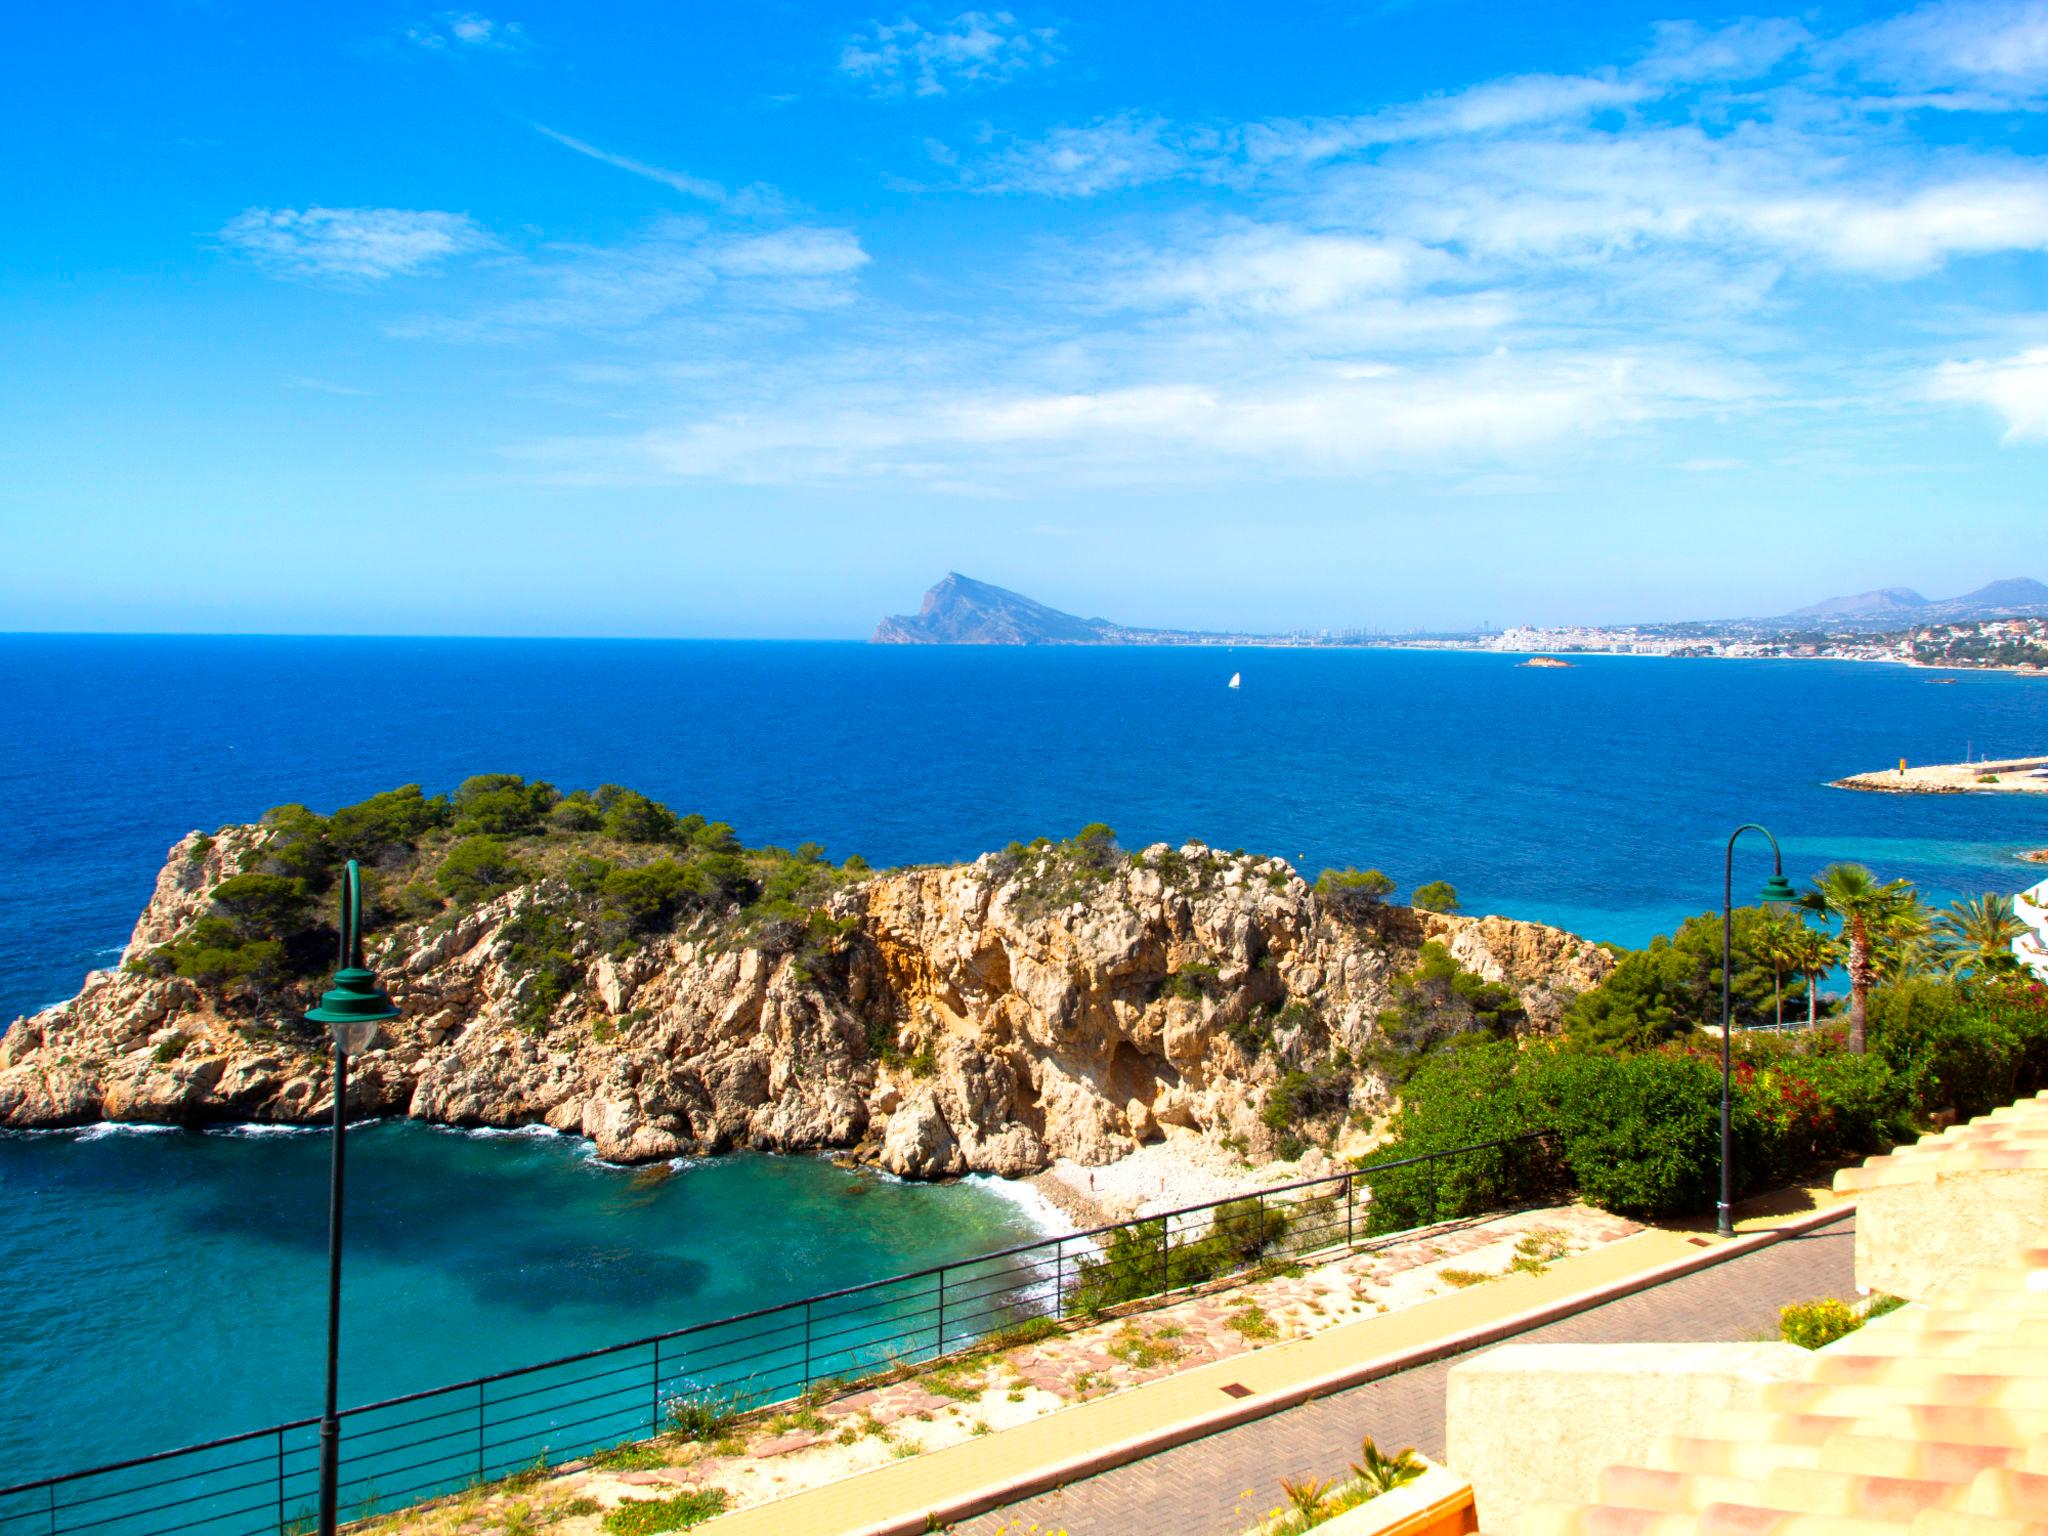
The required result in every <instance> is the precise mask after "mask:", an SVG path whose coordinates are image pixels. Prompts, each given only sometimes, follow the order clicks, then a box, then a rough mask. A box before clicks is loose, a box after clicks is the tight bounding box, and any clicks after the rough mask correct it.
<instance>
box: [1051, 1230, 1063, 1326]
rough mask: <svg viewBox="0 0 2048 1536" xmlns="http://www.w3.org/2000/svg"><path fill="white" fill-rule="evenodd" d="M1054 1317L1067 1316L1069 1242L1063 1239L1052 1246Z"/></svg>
mask: <svg viewBox="0 0 2048 1536" xmlns="http://www.w3.org/2000/svg"><path fill="white" fill-rule="evenodd" d="M1052 1315H1053V1317H1054V1318H1055V1319H1057V1318H1063V1317H1065V1316H1066V1315H1067V1240H1066V1239H1065V1238H1061V1239H1060V1240H1059V1241H1058V1242H1056V1243H1054V1244H1053V1245H1052Z"/></svg>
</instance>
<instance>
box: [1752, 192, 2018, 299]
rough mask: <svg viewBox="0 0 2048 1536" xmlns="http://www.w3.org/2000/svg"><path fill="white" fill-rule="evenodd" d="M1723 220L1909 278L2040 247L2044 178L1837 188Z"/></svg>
mask: <svg viewBox="0 0 2048 1536" xmlns="http://www.w3.org/2000/svg"><path fill="white" fill-rule="evenodd" d="M1730 216H1731V218H1732V219H1733V220H1735V221H1736V222H1739V223H1746V224H1747V225H1748V226H1749V227H1750V228H1751V229H1752V230H1754V231H1755V232H1756V233H1757V234H1758V235H1760V236H1762V237H1763V238H1765V239H1767V240H1770V241H1772V242H1773V243H1775V244H1778V245H1780V246H1781V247H1783V248H1786V249H1790V250H1804V251H1810V252H1813V253H1814V254H1816V255H1818V256H1820V257H1821V258H1822V259H1823V260H1825V261H1827V262H1828V263H1830V264H1831V265H1834V266H1838V267H1842V268H1845V269H1848V270H1851V271H1862V272H1872V273H1877V274H1880V275H1885V276H1892V277H1913V276H1917V275H1919V274H1921V273H1926V272H1932V271H1934V270H1935V269H1937V268H1939V267H1940V266H1942V265H1943V264H1944V263H1946V262H1947V261H1948V260H1949V259H1950V258H1951V257H1955V256H1982V255H1988V254H1991V253H1993V252H1999V251H2044V250H2048V175H2041V174H2035V175H2032V176H2019V175H2014V176H2006V177H2000V178H1996V179H1993V178H1984V177H1973V178H1968V179H1959V180H1954V181H1946V182H1937V183H1935V184H1933V185H1931V186H1926V187H1921V188H1918V189H1916V190H1913V191H1910V192H1907V193H1904V194H1891V195H1887V194H1885V193H1884V192H1882V191H1878V192H1875V193H1869V192H1865V193H1858V192H1856V191H1852V190H1850V189H1848V188H1841V189H1838V190H1834V191H1831V192H1828V193H1824V194H1821V195H1817V196H1806V197H1797V198H1791V199H1787V200H1784V201H1781V202H1775V203H1766V204H1763V205H1761V206H1758V207H1756V208H1754V209H1750V210H1741V211H1735V212H1731V215H1730Z"/></svg>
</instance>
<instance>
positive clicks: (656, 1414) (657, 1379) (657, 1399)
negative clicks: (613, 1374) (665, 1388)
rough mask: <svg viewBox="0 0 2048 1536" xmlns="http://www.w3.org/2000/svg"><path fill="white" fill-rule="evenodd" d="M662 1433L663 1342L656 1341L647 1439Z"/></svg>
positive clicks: (648, 1400)
mask: <svg viewBox="0 0 2048 1536" xmlns="http://www.w3.org/2000/svg"><path fill="white" fill-rule="evenodd" d="M660 1433H661V1340H659V1339H656V1340H655V1341H654V1380H653V1382H652V1383H651V1384H650V1388H649V1393H648V1398H647V1438H648V1439H650V1440H652V1439H653V1438H654V1437H655V1436H656V1435H658V1434H660Z"/></svg>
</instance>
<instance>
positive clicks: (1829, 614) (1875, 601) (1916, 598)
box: [1785, 587, 1927, 619]
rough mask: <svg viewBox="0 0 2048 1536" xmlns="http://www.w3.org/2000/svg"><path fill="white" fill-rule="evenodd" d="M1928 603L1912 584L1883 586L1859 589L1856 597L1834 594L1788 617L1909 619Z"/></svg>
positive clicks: (1787, 615)
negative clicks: (1909, 585) (1873, 589)
mask: <svg viewBox="0 0 2048 1536" xmlns="http://www.w3.org/2000/svg"><path fill="white" fill-rule="evenodd" d="M1926 606H1927V599H1926V598H1924V597H1922V596H1921V595H1920V594H1919V593H1918V592H1915V591H1914V590H1913V589H1912V588H1911V587H1879V588H1878V589H1877V590H1876V591H1875V592H1858V593H1856V594H1855V595H1854V596H1853V597H1830V598H1828V599H1826V600H1825V601H1823V602H1818V603H1814V604H1812V605H1811V606H1810V607H1806V608H1795V609H1793V610H1792V611H1791V612H1790V613H1788V614H1786V615H1785V617H1786V618H1788V619H1890V618H1909V617H1911V616H1912V615H1913V614H1916V613H1918V612H1919V611H1920V610H1921V609H1922V608H1925V607H1926Z"/></svg>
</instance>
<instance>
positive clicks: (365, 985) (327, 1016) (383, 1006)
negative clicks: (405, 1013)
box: [306, 965, 398, 1055]
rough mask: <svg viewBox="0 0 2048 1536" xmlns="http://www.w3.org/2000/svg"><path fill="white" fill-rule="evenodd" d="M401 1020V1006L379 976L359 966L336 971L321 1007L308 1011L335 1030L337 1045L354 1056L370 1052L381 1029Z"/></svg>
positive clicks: (309, 1016) (309, 1015)
mask: <svg viewBox="0 0 2048 1536" xmlns="http://www.w3.org/2000/svg"><path fill="white" fill-rule="evenodd" d="M397 1017H398V1008H397V1005H396V1004H394V1003H393V1002H392V1001H391V999H390V998H389V997H387V996H386V995H385V993H384V989H383V988H381V987H379V986H378V985H377V978H376V976H374V975H373V974H372V973H370V972H369V971H366V970H364V969H363V968H362V967H361V966H356V965H350V966H344V967H342V968H341V969H340V970H338V971H336V972H335V973H334V985H333V986H332V987H330V988H329V989H328V990H327V991H326V992H324V993H323V994H321V997H320V1002H319V1005H318V1006H317V1007H313V1008H308V1009H307V1010H306V1018H307V1019H308V1020H309V1021H310V1022H312V1023H314V1024H326V1025H328V1026H330V1027H331V1028H332V1030H333V1032H334V1043H335V1046H336V1047H337V1048H338V1049H340V1050H342V1051H344V1052H346V1053H348V1054H350V1055H353V1054H355V1053H356V1052H358V1051H365V1050H368V1049H369V1046H370V1042H371V1041H372V1040H374V1039H376V1038H377V1026H378V1025H379V1024H381V1023H383V1022H384V1020H386V1019H395V1018H397Z"/></svg>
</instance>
